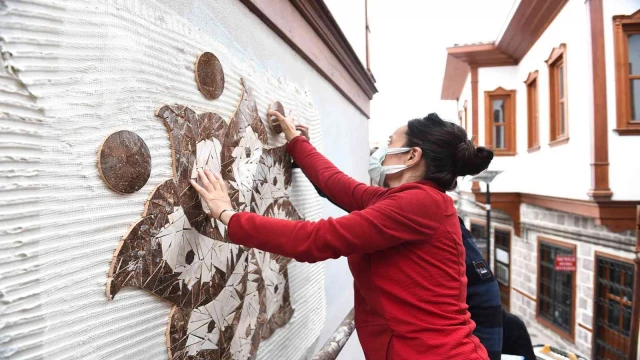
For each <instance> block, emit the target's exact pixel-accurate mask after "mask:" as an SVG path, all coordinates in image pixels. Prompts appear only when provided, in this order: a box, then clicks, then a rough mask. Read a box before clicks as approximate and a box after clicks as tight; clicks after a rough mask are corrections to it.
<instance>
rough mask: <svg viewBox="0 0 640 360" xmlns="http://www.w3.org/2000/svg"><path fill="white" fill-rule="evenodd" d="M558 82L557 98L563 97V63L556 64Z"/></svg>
mask: <svg viewBox="0 0 640 360" xmlns="http://www.w3.org/2000/svg"><path fill="white" fill-rule="evenodd" d="M558 84H560V92H559V93H558V95H559V98H560V99H564V97H565V96H564V95H565V94H564V65H560V66H558Z"/></svg>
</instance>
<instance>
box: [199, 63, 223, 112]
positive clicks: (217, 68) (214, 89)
mask: <svg viewBox="0 0 640 360" xmlns="http://www.w3.org/2000/svg"><path fill="white" fill-rule="evenodd" d="M195 73H196V83H197V84H198V89H199V90H200V92H201V93H202V95H204V96H205V97H206V98H207V99H212V100H213V99H217V98H219V97H220V95H222V90H224V71H222V64H221V63H220V60H218V58H217V57H216V56H215V55H213V54H212V53H210V52H204V53H202V54H200V56H198V60H196V69H195Z"/></svg>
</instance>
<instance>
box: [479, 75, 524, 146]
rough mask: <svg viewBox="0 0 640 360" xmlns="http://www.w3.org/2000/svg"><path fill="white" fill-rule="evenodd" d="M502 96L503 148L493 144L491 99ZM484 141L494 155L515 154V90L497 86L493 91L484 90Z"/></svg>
mask: <svg viewBox="0 0 640 360" xmlns="http://www.w3.org/2000/svg"><path fill="white" fill-rule="evenodd" d="M496 98H503V99H504V100H505V114H504V122H503V124H504V125H502V126H503V127H504V145H505V147H504V148H503V149H496V148H495V147H494V146H493V128H494V126H493V121H492V119H493V111H492V110H493V106H492V104H491V102H492V99H496ZM484 114H485V115H484V127H485V133H484V143H485V146H486V147H488V148H490V149H491V150H493V154H494V155H495V156H514V155H516V91H515V90H506V89H505V88H503V87H498V88H496V89H495V90H493V91H485V92H484Z"/></svg>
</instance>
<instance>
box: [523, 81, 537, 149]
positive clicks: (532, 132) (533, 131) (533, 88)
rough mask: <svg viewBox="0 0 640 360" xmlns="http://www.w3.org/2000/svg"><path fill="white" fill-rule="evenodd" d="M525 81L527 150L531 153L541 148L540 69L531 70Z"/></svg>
mask: <svg viewBox="0 0 640 360" xmlns="http://www.w3.org/2000/svg"><path fill="white" fill-rule="evenodd" d="M524 83H525V85H526V87H527V151H528V152H530V153H531V152H534V151H538V150H540V96H539V92H538V70H536V71H532V72H530V73H529V75H528V76H527V79H526V80H525V81H524ZM534 105H535V106H534Z"/></svg>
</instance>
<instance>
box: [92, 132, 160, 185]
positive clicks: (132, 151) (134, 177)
mask: <svg viewBox="0 0 640 360" xmlns="http://www.w3.org/2000/svg"><path fill="white" fill-rule="evenodd" d="M98 172H99V173H100V176H101V177H102V179H103V180H104V182H105V183H106V184H107V185H108V186H109V187H110V188H111V189H113V190H115V191H117V192H119V193H124V194H131V193H134V192H136V191H138V190H140V189H142V187H143V186H144V185H145V184H146V183H147V180H149V176H150V175H151V154H150V153H149V148H148V147H147V144H145V142H144V140H142V138H141V137H140V136H138V135H137V134H136V133H134V132H131V131H127V130H121V131H117V132H114V133H113V134H111V135H109V136H108V137H107V138H106V139H105V140H104V141H103V142H102V144H101V145H100V148H99V150H98Z"/></svg>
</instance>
